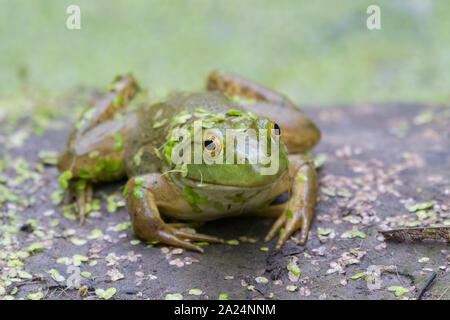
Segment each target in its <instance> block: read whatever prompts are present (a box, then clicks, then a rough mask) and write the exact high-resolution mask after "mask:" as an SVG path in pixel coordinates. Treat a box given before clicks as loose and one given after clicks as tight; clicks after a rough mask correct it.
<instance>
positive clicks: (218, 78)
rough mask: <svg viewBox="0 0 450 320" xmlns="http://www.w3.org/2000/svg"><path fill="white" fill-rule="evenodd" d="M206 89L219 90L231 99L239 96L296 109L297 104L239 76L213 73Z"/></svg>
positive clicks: (209, 77)
mask: <svg viewBox="0 0 450 320" xmlns="http://www.w3.org/2000/svg"><path fill="white" fill-rule="evenodd" d="M206 87H207V89H208V90H210V91H214V90H218V91H221V92H223V93H224V94H226V95H228V96H231V97H233V96H239V97H242V98H246V99H254V100H257V101H265V102H273V103H276V104H278V105H280V106H282V107H293V108H295V104H294V103H293V102H292V101H290V100H289V99H288V98H287V97H285V96H283V95H282V94H281V93H278V92H276V91H274V90H271V89H269V88H266V87H264V86H263V85H261V84H259V83H256V82H253V81H250V80H247V79H245V78H242V77H239V76H237V75H232V74H219V73H217V72H212V73H211V74H210V75H209V76H208V79H207V84H206Z"/></svg>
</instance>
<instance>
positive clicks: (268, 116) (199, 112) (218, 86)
mask: <svg viewBox="0 0 450 320" xmlns="http://www.w3.org/2000/svg"><path fill="white" fill-rule="evenodd" d="M206 87H207V90H206V91H205V92H199V93H189V94H188V93H177V94H173V95H172V96H171V97H170V98H168V99H167V101H165V102H157V103H153V104H151V105H150V106H149V104H146V105H136V103H132V102H131V100H132V99H133V98H134V97H135V95H136V94H140V93H138V92H139V88H138V86H137V84H136V82H135V80H134V78H133V77H132V76H131V75H126V76H119V77H117V78H116V80H115V81H114V82H113V83H112V85H111V86H110V88H109V91H108V92H107V93H105V94H104V95H102V96H100V97H99V98H97V99H96V100H95V101H94V102H93V103H92V105H91V106H90V107H89V108H88V109H87V110H86V111H85V112H84V113H83V114H82V116H81V117H80V119H79V120H78V122H77V123H76V126H75V128H74V130H73V132H72V134H71V135H70V137H69V141H68V144H67V148H66V150H65V151H64V152H63V153H62V154H61V156H60V158H59V161H58V167H59V170H60V171H61V172H62V176H61V177H62V181H63V182H65V184H66V186H67V185H68V188H67V190H68V195H72V196H75V198H76V207H77V208H78V213H79V215H80V217H81V218H83V217H85V216H86V214H87V213H88V211H89V210H90V209H89V207H90V205H89V204H90V202H91V201H92V185H93V184H95V183H99V182H107V181H114V180H121V179H123V178H125V177H128V183H127V184H126V186H125V189H124V194H126V197H127V206H128V212H129V215H130V219H131V222H132V226H133V231H134V233H135V235H136V236H138V237H139V238H141V239H142V240H144V241H146V242H160V243H164V244H169V245H173V246H179V247H184V248H188V249H192V250H196V251H199V252H203V249H202V248H201V247H200V246H198V245H196V242H223V240H222V239H220V238H217V237H215V236H209V235H204V234H199V233H193V232H190V231H189V230H191V229H189V228H185V227H186V226H189V225H191V226H192V223H194V224H198V223H199V222H203V221H208V220H214V219H218V218H222V217H229V216H241V215H255V216H263V217H272V218H276V220H275V223H274V224H273V226H272V228H271V229H270V230H269V232H268V234H267V236H266V238H265V241H269V240H271V239H272V238H273V237H274V236H276V235H278V234H279V239H278V242H277V245H276V248H278V249H279V248H280V247H281V246H282V245H283V244H284V243H285V242H286V240H288V239H289V237H290V236H291V235H292V234H293V233H294V232H295V231H296V230H301V231H300V235H299V238H298V240H299V242H300V243H301V244H305V242H306V239H307V235H308V230H309V226H310V223H311V219H312V216H313V212H314V206H315V203H316V197H317V177H316V172H315V168H314V164H313V162H312V160H311V159H310V158H309V157H308V155H307V154H308V153H307V151H308V150H310V149H311V148H312V147H313V146H314V145H316V144H317V142H318V141H319V139H320V131H319V129H318V128H317V127H316V126H315V124H314V123H313V122H312V121H311V120H310V119H309V118H308V117H306V116H305V115H304V114H303V113H302V112H301V111H300V110H299V109H298V108H297V107H296V106H295V104H294V103H292V102H291V101H290V100H289V99H288V98H286V97H284V96H283V95H281V94H279V93H277V92H275V91H273V90H270V89H267V88H265V87H263V86H261V85H260V84H257V83H254V82H251V81H249V80H245V79H243V78H241V77H237V76H234V75H221V74H218V73H215V72H213V73H212V74H210V76H209V77H208V80H207V85H206ZM135 101H136V99H135ZM242 137H243V138H242ZM241 138H242V139H241ZM288 153H289V155H288ZM60 181H61V179H60ZM67 198H68V199H70V197H67ZM283 200H284V201H283ZM163 217H164V219H163ZM180 221H182V222H180Z"/></svg>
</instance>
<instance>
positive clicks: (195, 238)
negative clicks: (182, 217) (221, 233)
mask: <svg viewBox="0 0 450 320" xmlns="http://www.w3.org/2000/svg"><path fill="white" fill-rule="evenodd" d="M174 234H175V235H177V236H179V237H181V238H185V239H189V240H192V241H206V242H213V243H225V240H223V239H221V238H218V237H215V236H209V235H206V234H201V233H190V232H185V231H182V230H178V229H175V231H174Z"/></svg>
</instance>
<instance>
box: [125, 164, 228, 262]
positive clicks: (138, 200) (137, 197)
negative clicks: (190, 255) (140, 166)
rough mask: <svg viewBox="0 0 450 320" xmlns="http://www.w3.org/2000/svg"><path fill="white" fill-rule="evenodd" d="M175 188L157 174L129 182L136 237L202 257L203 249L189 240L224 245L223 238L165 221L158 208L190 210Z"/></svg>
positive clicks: (130, 209) (130, 211)
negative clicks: (194, 231)
mask: <svg viewBox="0 0 450 320" xmlns="http://www.w3.org/2000/svg"><path fill="white" fill-rule="evenodd" d="M174 188H176V187H175V186H173V185H172V184H171V183H169V182H168V181H167V179H166V178H165V177H164V176H161V175H160V174H157V173H151V174H147V175H142V176H138V177H133V178H131V179H130V180H129V181H128V183H127V186H126V190H127V206H128V213H129V215H130V219H131V222H132V225H133V232H134V233H135V235H136V236H137V237H139V238H141V239H143V240H145V241H159V242H161V243H165V244H168V245H172V246H177V247H183V248H186V249H191V250H195V251H198V252H201V253H203V249H202V248H200V247H199V246H197V245H195V244H193V243H191V242H189V240H191V241H206V242H218V243H223V242H224V241H223V240H222V239H220V238H217V237H214V236H208V235H204V234H199V233H189V232H185V231H182V230H180V229H178V228H176V227H175V225H171V224H167V223H165V222H164V221H163V219H162V218H161V215H160V212H159V209H158V206H164V207H166V208H170V207H171V206H172V207H173V206H179V205H181V206H186V207H189V204H188V203H187V201H186V200H185V199H184V197H181V196H180V195H179V194H178V192H177V190H175V189H174Z"/></svg>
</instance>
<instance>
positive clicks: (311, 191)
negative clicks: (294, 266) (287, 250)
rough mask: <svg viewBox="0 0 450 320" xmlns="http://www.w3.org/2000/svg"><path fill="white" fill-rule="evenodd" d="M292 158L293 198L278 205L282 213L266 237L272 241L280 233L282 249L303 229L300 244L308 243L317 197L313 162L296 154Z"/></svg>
mask: <svg viewBox="0 0 450 320" xmlns="http://www.w3.org/2000/svg"><path fill="white" fill-rule="evenodd" d="M290 160H291V161H290V166H291V179H292V180H293V182H292V186H291V198H290V199H289V201H288V202H287V203H285V204H280V205H277V207H278V209H279V210H280V215H279V217H278V218H277V220H276V221H275V223H274V224H273V226H272V228H271V229H270V231H269V233H268V234H267V236H266V237H265V239H264V241H270V240H271V239H272V238H273V237H275V235H276V234H277V233H280V237H279V239H278V242H277V244H276V248H277V249H280V248H281V247H282V246H283V245H284V244H285V243H286V241H287V240H288V239H289V237H290V236H291V235H292V234H293V233H294V232H295V231H297V230H301V231H300V239H299V242H300V244H301V245H304V244H305V243H306V240H307V239H308V232H309V226H310V224H311V221H312V217H313V214H314V206H315V204H316V199H317V176H316V171H315V169H314V165H313V163H312V162H311V161H308V160H306V159H305V158H304V157H303V156H295V157H294V158H293V159H290ZM282 228H283V229H282ZM280 230H283V231H282V232H280Z"/></svg>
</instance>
